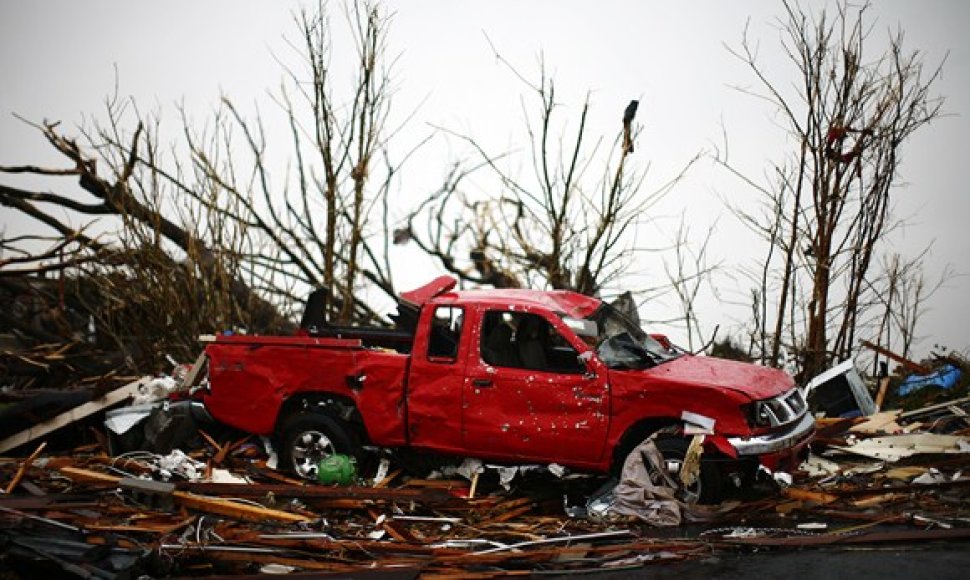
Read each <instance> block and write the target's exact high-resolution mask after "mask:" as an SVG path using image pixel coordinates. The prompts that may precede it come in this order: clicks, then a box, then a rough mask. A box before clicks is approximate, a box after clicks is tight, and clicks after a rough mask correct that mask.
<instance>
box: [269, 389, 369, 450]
mask: <svg viewBox="0 0 970 580" xmlns="http://www.w3.org/2000/svg"><path fill="white" fill-rule="evenodd" d="M304 412H314V413H323V414H325V415H328V416H330V417H333V418H334V419H339V420H340V421H343V422H344V423H345V424H346V425H347V426H348V428H350V429H353V430H354V432H355V433H356V435H357V436H358V437H360V438H361V439H362V443H366V442H367V441H368V438H367V430H366V429H365V428H364V421H363V419H362V418H361V416H360V411H358V410H357V405H356V404H355V403H354V401H353V399H350V398H349V397H344V396H341V395H334V394H331V393H305V394H300V395H295V396H293V397H290V398H289V399H287V400H286V401H285V402H284V403H283V405H282V406H281V407H280V412H279V415H277V417H276V433H277V435H282V433H280V429H281V428H282V426H283V424H284V423H285V422H286V420H287V419H289V418H290V417H292V416H293V415H294V414H296V413H304Z"/></svg>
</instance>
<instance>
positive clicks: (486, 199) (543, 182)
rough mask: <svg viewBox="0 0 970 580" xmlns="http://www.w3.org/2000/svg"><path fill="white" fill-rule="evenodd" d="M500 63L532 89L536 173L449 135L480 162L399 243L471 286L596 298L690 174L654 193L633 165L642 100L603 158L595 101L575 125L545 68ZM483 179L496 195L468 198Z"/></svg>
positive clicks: (452, 180)
mask: <svg viewBox="0 0 970 580" xmlns="http://www.w3.org/2000/svg"><path fill="white" fill-rule="evenodd" d="M496 56H497V57H498V58H499V59H500V61H501V62H502V63H504V64H506V65H507V66H508V68H509V69H510V70H511V71H512V72H513V74H515V75H516V77H517V78H519V79H520V80H521V81H522V82H523V83H524V84H525V86H526V87H527V94H528V95H529V96H528V98H527V99H525V100H524V101H523V110H524V111H525V117H526V127H525V129H526V134H527V138H528V148H527V149H526V155H528V156H529V161H530V165H531V167H530V170H529V171H528V172H527V175H524V176H523V175H518V174H515V173H513V172H512V171H510V170H508V169H507V168H506V165H505V164H503V163H500V161H501V160H503V159H504V158H505V157H506V156H507V155H508V154H505V153H502V154H496V153H492V152H489V151H486V150H485V149H484V148H483V147H482V146H481V145H480V144H479V143H478V142H477V141H476V140H475V139H473V138H471V137H468V136H466V135H460V134H456V133H453V132H450V131H447V130H443V131H446V132H447V133H450V134H451V135H453V136H455V137H457V138H459V139H460V140H462V141H464V142H465V143H467V144H468V145H469V146H470V147H471V148H472V150H473V151H474V152H475V154H476V160H475V161H474V162H473V163H471V164H462V163H457V164H455V165H454V166H453V168H452V170H451V171H450V172H449V174H448V175H447V176H446V178H445V179H444V183H443V185H442V187H441V188H440V189H439V190H438V191H437V192H434V193H433V194H432V195H430V196H429V197H428V199H427V200H426V201H425V202H424V203H423V204H421V205H420V206H419V207H418V208H416V209H415V210H414V211H413V212H412V213H411V214H410V215H409V216H408V219H407V223H406V225H405V226H404V227H402V228H400V229H399V231H398V232H397V233H398V235H397V239H398V241H399V242H406V241H413V243H415V244H416V245H418V246H419V247H420V248H421V249H422V250H423V251H424V252H426V253H428V254H429V255H431V256H433V257H435V258H436V259H437V260H438V261H439V262H440V263H441V264H442V266H443V267H444V268H445V269H446V270H448V271H449V272H451V273H453V274H454V275H456V276H458V277H459V278H460V279H461V280H463V281H465V282H469V283H473V284H484V285H491V286H495V287H520V286H529V287H548V288H553V289H569V290H575V291H578V292H582V293H585V294H597V293H599V292H600V291H601V290H602V289H603V288H604V287H605V286H607V285H609V284H610V283H613V282H615V281H616V280H618V279H619V277H620V276H621V275H622V274H624V272H625V271H626V269H627V267H628V266H629V263H630V260H631V258H632V257H633V255H634V253H635V252H636V251H637V243H636V230H637V228H638V227H640V226H642V225H643V224H644V223H646V222H647V221H648V220H649V219H650V218H649V214H648V210H649V208H650V207H651V206H652V205H653V204H654V203H656V202H657V201H658V200H659V199H660V198H661V197H662V196H663V195H664V194H666V193H667V192H668V191H670V189H671V188H672V187H673V186H674V185H675V184H676V183H677V181H678V180H679V178H680V177H681V176H682V175H683V172H685V171H686V170H687V167H685V168H684V169H683V170H682V172H681V173H680V174H678V175H677V176H676V177H674V178H673V179H671V180H670V181H669V182H667V183H665V184H664V185H662V186H660V187H659V188H656V189H655V190H653V191H649V192H648V191H646V190H645V188H644V172H643V171H641V170H638V169H636V168H635V166H634V165H631V164H632V163H633V162H632V161H631V159H632V158H631V154H632V153H633V142H634V139H635V138H636V137H637V133H638V132H639V131H638V130H637V129H635V128H633V115H634V113H635V110H636V107H635V104H634V103H631V104H630V105H629V106H628V107H627V109H626V111H624V110H623V109H622V108H618V109H617V115H616V121H617V125H616V126H617V137H616V139H615V140H614V146H613V148H612V149H611V150H610V152H609V153H607V154H605V155H604V154H603V153H602V151H603V145H602V139H594V138H593V137H591V136H590V135H589V134H588V130H587V120H588V116H589V114H590V108H591V104H590V101H589V98H588V97H587V98H586V100H585V101H584V102H583V104H582V107H581V108H580V110H579V114H578V116H577V118H576V119H574V124H573V125H572V126H570V125H569V123H568V121H566V120H564V119H563V118H562V117H563V115H562V107H561V105H560V103H559V102H558V101H557V98H556V85H555V82H554V81H553V79H551V78H549V77H548V76H547V75H546V74H545V69H544V67H541V68H540V74H539V82H538V84H533V83H530V82H528V81H527V80H526V79H525V78H524V77H523V76H522V75H521V74H520V73H518V71H516V70H515V69H514V68H513V67H512V66H511V65H509V64H508V63H507V62H506V61H505V60H504V59H502V57H501V56H500V55H498V54H497V53H496ZM567 133H569V134H570V135H571V136H567ZM621 136H622V137H623V138H622V142H621ZM691 163H693V161H691V162H689V163H688V164H687V166H688V167H689V166H690V164H691ZM483 172H484V173H486V174H487V175H486V178H491V179H490V180H488V181H487V184H488V185H486V186H485V187H486V188H491V189H492V192H491V193H489V194H487V195H486V196H482V197H475V196H472V195H470V194H468V193H467V192H466V191H465V189H464V184H465V182H466V181H467V180H468V178H469V175H471V174H472V173H477V174H481V173H483Z"/></svg>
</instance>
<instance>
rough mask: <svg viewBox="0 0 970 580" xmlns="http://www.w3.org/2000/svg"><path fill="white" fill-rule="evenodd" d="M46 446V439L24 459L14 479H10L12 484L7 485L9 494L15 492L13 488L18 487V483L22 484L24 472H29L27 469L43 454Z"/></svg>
mask: <svg viewBox="0 0 970 580" xmlns="http://www.w3.org/2000/svg"><path fill="white" fill-rule="evenodd" d="M45 447H47V441H44V442H43V443H41V444H40V445H38V446H37V449H34V452H33V453H31V454H30V456H29V457H28V458H27V459H24V462H23V463H21V464H20V469H18V470H17V473H15V474H14V476H13V479H12V480H10V484H9V485H7V489H6V492H7V494H10V493H12V492H13V490H15V489H17V485H18V484H20V480H21V479H23V478H24V474H26V473H27V470H28V469H30V466H31V465H32V464H33V463H34V460H35V459H37V456H38V455H40V454H41V452H42V451H43V450H44V448H45Z"/></svg>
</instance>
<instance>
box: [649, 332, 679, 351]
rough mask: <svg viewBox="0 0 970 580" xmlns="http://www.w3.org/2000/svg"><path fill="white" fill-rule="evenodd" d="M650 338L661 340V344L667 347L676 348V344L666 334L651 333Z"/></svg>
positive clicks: (668, 348) (669, 348)
mask: <svg viewBox="0 0 970 580" xmlns="http://www.w3.org/2000/svg"><path fill="white" fill-rule="evenodd" d="M650 338H652V339H654V340H656V341H657V342H659V343H660V346H662V347H664V348H665V349H667V350H674V345H673V343H671V342H670V339H669V338H667V335H666V334H651V335H650Z"/></svg>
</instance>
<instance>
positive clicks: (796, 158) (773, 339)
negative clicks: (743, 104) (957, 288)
mask: <svg viewBox="0 0 970 580" xmlns="http://www.w3.org/2000/svg"><path fill="white" fill-rule="evenodd" d="M784 6H785V17H784V18H783V19H782V20H781V21H780V27H781V34H782V47H783V50H784V52H785V54H786V55H787V57H788V59H789V61H790V62H791V63H792V65H793V67H794V69H795V70H796V71H797V73H798V75H799V78H798V82H797V84H796V85H795V86H794V87H793V89H792V90H789V88H788V86H787V85H785V84H783V83H780V82H778V81H775V80H772V79H771V78H770V77H769V75H768V73H767V71H766V70H765V69H763V68H762V66H761V65H760V63H759V61H758V54H757V50H756V47H755V45H754V44H753V43H752V41H751V40H750V38H749V37H748V34H747V32H745V35H744V38H743V40H742V42H741V46H740V48H739V49H737V50H735V51H732V52H733V53H734V54H735V55H736V56H737V57H738V58H739V59H741V60H742V61H743V62H744V63H746V64H747V65H748V66H749V68H750V70H751V71H752V72H753V73H754V76H755V78H756V79H757V80H758V82H759V83H760V86H761V88H762V89H763V90H762V91H761V92H752V94H755V95H756V96H758V97H760V98H763V99H765V100H766V101H768V102H769V103H771V104H772V105H773V106H774V107H776V108H777V110H778V111H779V113H780V116H781V119H782V120H783V123H784V125H785V126H786V128H787V130H788V132H789V135H790V140H791V143H792V152H791V153H790V154H788V155H786V156H785V158H784V159H783V160H782V161H780V162H777V163H775V165H774V166H773V168H772V171H771V176H772V177H771V179H769V182H768V184H767V185H757V184H756V185H757V187H758V189H759V190H760V191H761V192H762V194H763V195H764V196H765V204H764V207H765V208H766V209H765V211H764V212H763V213H762V214H761V215H759V214H757V213H755V212H752V211H751V210H749V209H746V208H736V212H737V213H738V214H739V215H740V216H741V217H742V219H743V220H744V221H745V222H746V223H748V224H751V225H754V226H755V229H756V230H757V231H758V232H759V233H760V234H761V235H762V236H763V237H764V238H765V239H766V241H767V242H768V244H769V246H768V254H767V259H766V264H767V265H768V266H767V269H766V270H765V276H764V277H763V279H762V293H763V294H762V296H763V299H764V300H765V301H766V302H765V303H764V304H765V305H764V308H763V314H764V316H763V317H762V319H761V321H762V323H763V324H765V325H769V324H771V323H770V321H769V318H773V322H774V324H773V329H771V327H769V326H766V327H765V331H764V335H765V336H766V338H767V340H768V341H769V342H770V348H769V349H768V355H767V360H768V361H770V362H772V364H778V359H779V354H780V351H781V349H782V347H783V346H784V345H785V344H786V342H787V347H788V348H789V349H792V350H794V351H796V352H798V354H799V358H800V362H801V367H802V370H803V373H804V374H805V375H806V376H811V375H812V374H814V373H816V372H818V371H819V370H821V369H823V368H824V367H825V366H826V365H827V364H828V361H829V360H830V359H831V358H833V357H835V358H845V357H847V356H849V355H850V354H851V352H852V351H853V349H854V348H855V342H856V338H857V334H858V330H859V327H860V318H859V317H860V313H861V312H862V310H863V305H864V304H865V303H866V302H867V301H869V300H870V298H871V297H867V294H869V292H870V285H869V283H868V280H869V279H870V278H871V275H872V269H873V262H874V261H875V260H876V257H877V251H878V248H879V247H880V242H881V241H882V240H883V239H884V237H885V236H886V234H887V233H888V232H889V231H890V230H891V229H892V228H893V226H894V225H895V224H896V223H897V222H895V221H894V220H893V219H892V215H891V212H890V200H891V197H892V195H893V189H894V186H896V185H897V182H898V169H899V165H900V161H901V153H902V145H903V143H904V142H905V141H906V140H907V139H908V138H909V137H910V136H911V135H912V134H913V132H915V131H916V130H917V129H919V128H920V127H923V126H925V125H926V124H928V123H929V122H931V121H932V120H933V119H935V118H936V117H938V116H939V114H940V110H941V107H942V104H943V100H942V98H940V97H937V96H935V95H933V94H932V92H931V89H932V87H933V84H934V82H935V81H936V79H937V78H938V76H939V74H940V70H941V69H940V67H939V66H938V67H936V68H932V69H930V70H929V71H928V73H927V72H926V71H925V70H924V64H923V55H922V54H921V53H920V52H919V51H908V50H907V49H905V48H904V44H903V33H902V31H901V30H897V31H895V32H891V33H890V35H889V38H888V44H887V48H886V49H885V51H884V52H882V53H880V54H878V55H877V56H876V57H875V58H872V57H870V56H868V55H867V54H866V52H865V50H864V49H866V48H867V47H869V46H872V45H873V44H874V43H875V42H876V41H875V40H874V39H873V38H872V28H871V25H870V24H868V22H867V12H868V10H869V5H868V4H864V5H862V6H860V7H855V6H853V5H850V4H849V3H847V2H840V3H838V4H837V6H836V8H835V11H834V13H831V12H829V11H828V10H821V11H818V12H817V13H809V12H808V11H806V10H805V9H803V8H801V7H800V6H798V5H793V4H790V3H785V4H784ZM720 161H721V162H722V164H724V165H725V166H726V167H729V168H730V164H729V161H728V160H727V159H724V158H723V157H722V158H720ZM736 174H737V172H736ZM746 181H747V182H748V183H752V184H754V180H751V179H747V178H746ZM769 277H771V278H772V280H768V278H769ZM769 302H770V303H771V304H773V313H772V316H771V317H769V316H768V314H769V313H768V303H769ZM786 337H788V338H787V339H786ZM793 339H794V340H793Z"/></svg>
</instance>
